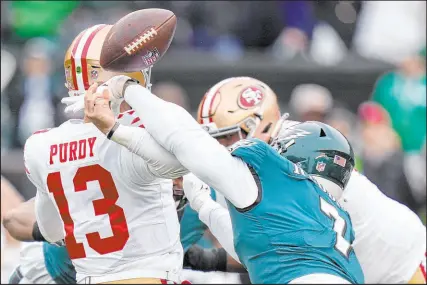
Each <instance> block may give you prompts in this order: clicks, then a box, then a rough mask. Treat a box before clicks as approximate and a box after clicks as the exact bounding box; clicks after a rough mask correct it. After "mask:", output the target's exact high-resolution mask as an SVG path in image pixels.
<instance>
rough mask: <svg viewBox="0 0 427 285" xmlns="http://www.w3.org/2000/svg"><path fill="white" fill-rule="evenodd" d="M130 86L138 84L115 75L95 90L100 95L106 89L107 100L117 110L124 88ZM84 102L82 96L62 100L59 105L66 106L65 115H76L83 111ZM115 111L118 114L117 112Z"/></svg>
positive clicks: (130, 79)
mask: <svg viewBox="0 0 427 285" xmlns="http://www.w3.org/2000/svg"><path fill="white" fill-rule="evenodd" d="M131 84H138V82H137V81H135V80H134V79H132V78H130V77H128V76H125V75H117V76H114V77H112V78H110V79H109V80H107V81H106V82H105V83H103V84H102V85H100V86H99V87H98V89H96V92H97V93H100V94H102V92H103V91H104V90H105V89H107V90H108V91H109V93H108V94H109V98H108V100H109V101H110V102H111V105H112V106H113V107H114V109H119V107H120V103H121V102H122V101H123V96H124V91H125V89H126V87H127V86H128V85H131ZM84 101H85V100H84V96H73V97H66V98H63V99H62V100H61V103H63V104H65V105H67V107H66V108H65V110H64V112H65V113H71V112H73V113H77V112H78V111H80V110H83V109H84V104H85V103H84ZM115 111H116V112H118V110H115Z"/></svg>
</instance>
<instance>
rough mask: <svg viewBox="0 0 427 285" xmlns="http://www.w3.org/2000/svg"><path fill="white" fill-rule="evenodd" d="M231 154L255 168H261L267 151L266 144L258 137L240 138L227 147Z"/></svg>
mask: <svg viewBox="0 0 427 285" xmlns="http://www.w3.org/2000/svg"><path fill="white" fill-rule="evenodd" d="M228 150H229V151H230V153H231V155H233V156H236V157H240V158H241V159H242V160H243V161H244V162H246V163H247V164H249V165H250V166H252V167H253V168H255V169H259V168H261V165H262V163H263V161H264V157H265V156H266V154H267V153H268V145H267V143H265V142H263V141H262V140H259V139H245V140H240V141H238V142H236V143H235V144H233V145H232V146H230V147H229V148H228Z"/></svg>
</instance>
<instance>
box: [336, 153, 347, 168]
mask: <svg viewBox="0 0 427 285" xmlns="http://www.w3.org/2000/svg"><path fill="white" fill-rule="evenodd" d="M346 162H347V159H345V158H343V157H341V156H339V155H335V156H334V163H335V164H338V165H339V166H342V167H345V164H346Z"/></svg>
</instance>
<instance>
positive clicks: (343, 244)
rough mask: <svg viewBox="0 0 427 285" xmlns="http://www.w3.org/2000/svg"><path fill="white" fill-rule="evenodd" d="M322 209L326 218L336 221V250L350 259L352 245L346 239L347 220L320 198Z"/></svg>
mask: <svg viewBox="0 0 427 285" xmlns="http://www.w3.org/2000/svg"><path fill="white" fill-rule="evenodd" d="M320 209H321V210H322V212H323V213H324V214H325V215H326V216H328V217H329V218H331V219H333V220H334V232H336V233H337V238H336V242H335V249H336V250H338V251H339V252H340V253H341V254H342V255H344V256H345V257H346V258H348V255H349V253H350V250H351V245H350V243H349V242H348V241H347V240H346V239H345V238H344V233H345V231H346V228H347V225H346V222H345V220H344V219H343V218H342V217H341V216H340V214H339V213H338V210H337V208H335V207H334V206H332V205H331V204H329V203H328V202H326V201H325V200H324V199H323V198H320Z"/></svg>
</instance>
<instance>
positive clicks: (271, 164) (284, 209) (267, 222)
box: [227, 139, 364, 284]
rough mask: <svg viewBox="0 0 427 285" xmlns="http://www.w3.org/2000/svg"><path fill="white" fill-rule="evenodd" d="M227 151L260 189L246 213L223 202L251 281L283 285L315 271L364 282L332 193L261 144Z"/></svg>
mask: <svg viewBox="0 0 427 285" xmlns="http://www.w3.org/2000/svg"><path fill="white" fill-rule="evenodd" d="M230 151H231V153H232V155H233V156H236V157H239V158H241V159H242V160H243V161H244V162H246V164H247V165H248V166H249V168H250V170H251V171H252V173H253V175H254V178H255V180H256V182H257V185H258V190H259V193H258V199H257V201H256V202H255V203H254V205H253V206H251V207H248V208H246V209H236V208H235V207H234V206H233V205H232V204H231V203H230V202H229V201H227V203H228V205H229V207H228V208H229V211H230V215H231V219H232V224H233V233H234V246H235V249H236V253H237V254H238V256H239V259H240V261H241V262H242V264H243V265H244V266H245V267H246V269H247V270H248V272H249V276H250V278H251V282H252V283H257V284H260V283H270V284H286V283H289V282H290V281H292V280H294V279H296V278H298V277H302V276H304V275H308V274H316V273H323V274H332V275H335V276H339V277H342V278H344V279H346V280H348V281H350V282H352V283H358V284H360V283H363V282H364V277H363V272H362V269H361V267H360V265H359V262H358V260H357V258H356V255H355V253H354V251H353V250H352V247H351V243H352V242H353V240H354V232H353V228H352V225H351V220H350V217H349V215H348V213H347V212H346V211H344V210H343V209H342V208H341V206H340V205H339V204H338V203H337V202H336V201H335V199H333V198H332V196H331V195H329V194H328V193H327V192H326V191H324V190H323V189H322V188H321V187H320V186H319V185H318V184H316V183H315V181H314V180H313V179H312V178H311V177H309V176H308V175H307V174H305V173H304V171H303V170H302V169H301V168H299V167H298V166H296V165H295V164H294V163H292V162H291V161H289V160H287V159H285V158H283V157H282V156H280V155H279V154H278V153H277V152H276V151H275V150H274V149H273V148H272V147H271V146H269V145H268V144H266V143H265V142H263V141H261V140H258V139H251V140H243V141H240V142H238V143H236V144H235V145H233V146H232V147H231V148H230Z"/></svg>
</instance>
